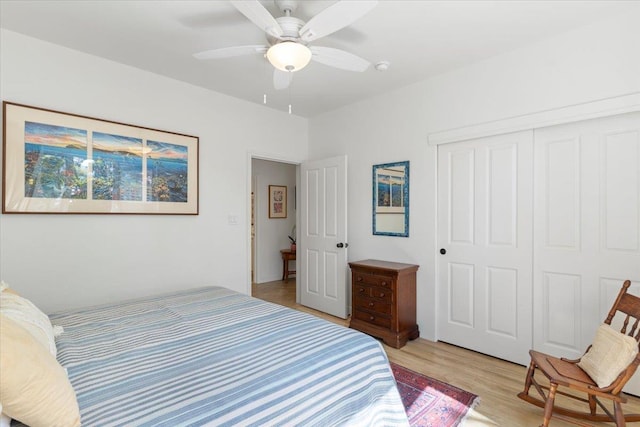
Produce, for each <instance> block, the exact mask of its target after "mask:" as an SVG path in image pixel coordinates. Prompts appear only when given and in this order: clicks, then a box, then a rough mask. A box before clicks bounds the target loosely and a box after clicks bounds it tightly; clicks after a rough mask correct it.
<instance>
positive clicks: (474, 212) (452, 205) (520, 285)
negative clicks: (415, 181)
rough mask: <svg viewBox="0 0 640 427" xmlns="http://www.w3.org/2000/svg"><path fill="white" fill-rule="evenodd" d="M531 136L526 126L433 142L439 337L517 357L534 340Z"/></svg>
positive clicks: (523, 356)
mask: <svg viewBox="0 0 640 427" xmlns="http://www.w3.org/2000/svg"><path fill="white" fill-rule="evenodd" d="M532 140H533V132H532V131H526V132H518V133H513V134H507V135H500V136H494V137H489V138H482V139H478V140H473V141H467V142H460V143H454V144H446V145H441V146H439V147H438V242H439V247H440V248H441V254H440V255H439V263H438V300H439V304H438V337H439V339H440V340H443V341H446V342H449V343H452V344H456V345H460V346H462V347H466V348H470V349H472V350H476V351H479V352H482V353H485V354H489V355H492V356H496V357H500V358H502V359H506V360H510V361H514V362H518V363H522V364H527V363H528V359H529V357H528V351H529V349H530V348H531V344H532V336H531V330H532V323H531V320H532V306H533V304H532V290H531V278H532V272H531V268H532V262H531V259H532V247H533V243H532V222H533V219H532V200H533V188H532V177H533V170H532V168H533V153H532ZM444 251H446V253H444V254H443V253H442V252H444Z"/></svg>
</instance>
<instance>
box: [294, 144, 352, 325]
mask: <svg viewBox="0 0 640 427" xmlns="http://www.w3.org/2000/svg"><path fill="white" fill-rule="evenodd" d="M300 183H301V187H302V191H301V192H300V196H301V199H302V200H300V210H301V211H300V230H299V235H300V239H301V244H300V246H299V247H298V263H299V266H298V270H299V271H298V274H297V277H298V280H300V281H301V283H300V302H301V304H302V305H305V306H307V307H311V308H314V309H316V310H320V311H323V312H325V313H329V314H331V315H333V316H337V317H341V318H343V319H346V317H347V315H348V313H349V306H348V305H349V300H348V295H349V292H348V289H347V283H348V281H347V274H348V271H347V248H346V246H347V243H346V238H347V157H346V156H341V157H334V158H330V159H322V160H316V161H311V162H307V163H303V164H302V166H301V176H300Z"/></svg>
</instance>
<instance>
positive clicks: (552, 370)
mask: <svg viewBox="0 0 640 427" xmlns="http://www.w3.org/2000/svg"><path fill="white" fill-rule="evenodd" d="M529 354H530V355H531V360H532V361H534V362H535V363H536V365H538V366H539V367H540V370H541V371H542V372H544V374H545V375H546V376H547V378H549V380H550V381H553V382H554V383H556V384H562V385H565V386H566V385H569V383H570V382H575V381H577V382H579V383H582V384H584V386H585V387H595V388H597V387H598V385H597V384H596V383H595V382H594V381H593V380H592V379H591V377H590V376H589V375H587V373H586V372H585V371H583V370H582V369H581V368H580V367H579V366H578V365H577V364H575V363H571V362H568V361H566V360H562V359H560V358H557V357H553V356H550V355H548V354H545V353H541V352H539V351H535V350H531V351H529ZM571 380H572V381H571Z"/></svg>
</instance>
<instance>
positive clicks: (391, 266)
mask: <svg viewBox="0 0 640 427" xmlns="http://www.w3.org/2000/svg"><path fill="white" fill-rule="evenodd" d="M349 266H350V267H351V268H354V267H360V268H375V269H379V270H392V271H404V270H414V271H415V270H417V269H418V268H419V267H420V266H419V265H416V264H404V263H401V262H391V261H381V260H378V259H365V260H362V261H353V262H350V263H349Z"/></svg>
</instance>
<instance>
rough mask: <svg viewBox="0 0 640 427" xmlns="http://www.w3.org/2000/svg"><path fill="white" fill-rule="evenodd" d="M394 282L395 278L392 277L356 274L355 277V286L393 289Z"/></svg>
mask: <svg viewBox="0 0 640 427" xmlns="http://www.w3.org/2000/svg"><path fill="white" fill-rule="evenodd" d="M392 281H393V278H391V277H386V276H380V275H374V274H367V273H360V272H356V273H354V275H353V283H354V285H360V284H367V285H374V286H379V287H382V288H391V283H392Z"/></svg>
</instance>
